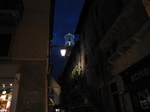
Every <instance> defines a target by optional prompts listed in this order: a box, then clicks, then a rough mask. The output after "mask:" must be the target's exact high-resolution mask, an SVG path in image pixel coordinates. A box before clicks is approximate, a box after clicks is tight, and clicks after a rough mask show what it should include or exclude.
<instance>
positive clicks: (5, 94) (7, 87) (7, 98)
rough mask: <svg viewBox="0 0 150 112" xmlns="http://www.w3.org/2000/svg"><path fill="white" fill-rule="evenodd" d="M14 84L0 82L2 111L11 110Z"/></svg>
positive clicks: (0, 107) (0, 106)
mask: <svg viewBox="0 0 150 112" xmlns="http://www.w3.org/2000/svg"><path fill="white" fill-rule="evenodd" d="M12 92H13V84H11V83H3V84H0V112H10V107H11V102H12Z"/></svg>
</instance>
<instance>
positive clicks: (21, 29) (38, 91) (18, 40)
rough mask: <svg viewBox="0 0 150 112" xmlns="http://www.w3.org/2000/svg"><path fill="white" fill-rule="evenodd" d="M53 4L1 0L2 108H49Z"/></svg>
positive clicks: (22, 111)
mask: <svg viewBox="0 0 150 112" xmlns="http://www.w3.org/2000/svg"><path fill="white" fill-rule="evenodd" d="M53 8H54V1H53V0H44V1H42V0H36V1H35V0H31V1H30V0H7V1H0V23H1V24H0V84H1V85H0V86H1V91H5V93H0V94H1V98H0V100H1V104H0V109H1V111H6V110H7V111H8V112H10V111H11V112H36V111H38V112H48V83H47V82H48V79H47V75H49V69H48V68H49V44H50V40H51V39H52V29H53V26H52V25H53V12H54V10H53ZM10 84H11V86H10ZM2 85H3V86H2Z"/></svg>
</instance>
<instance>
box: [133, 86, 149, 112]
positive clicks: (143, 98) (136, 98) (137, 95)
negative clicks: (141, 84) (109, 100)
mask: <svg viewBox="0 0 150 112" xmlns="http://www.w3.org/2000/svg"><path fill="white" fill-rule="evenodd" d="M131 98H132V103H133V106H134V110H135V111H140V112H150V87H147V88H144V89H142V90H139V91H134V92H131Z"/></svg>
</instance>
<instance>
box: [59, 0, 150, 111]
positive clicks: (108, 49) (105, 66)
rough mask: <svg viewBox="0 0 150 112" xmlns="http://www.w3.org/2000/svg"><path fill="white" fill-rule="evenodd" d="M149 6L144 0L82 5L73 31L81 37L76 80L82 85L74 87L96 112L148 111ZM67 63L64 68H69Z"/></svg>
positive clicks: (93, 2) (149, 90)
mask: <svg viewBox="0 0 150 112" xmlns="http://www.w3.org/2000/svg"><path fill="white" fill-rule="evenodd" d="M149 4H150V2H149V1H148V0H115V1H112V0H107V1H106V0H93V1H90V0H86V1H85V4H84V7H83V9H82V12H81V16H80V19H79V22H78V25H77V28H76V31H75V34H79V35H80V45H79V46H80V48H79V49H80V53H79V54H80V55H79V56H80V58H79V62H78V63H80V74H78V76H80V77H81V78H82V82H84V84H83V83H82V86H83V85H84V86H83V87H82V86H81V85H80V84H79V82H80V81H79V80H78V84H77V85H78V86H80V87H81V88H82V89H83V90H84V93H85V94H82V95H83V96H85V99H84V102H88V104H90V106H93V107H94V108H98V110H99V111H106V112H148V111H150V105H149V104H150V101H149V97H150V96H149V93H150V89H149V83H148V82H149V81H150V79H149V74H150V71H149V59H150V58H149V54H150V46H149V42H150V38H149V36H150V34H149V30H150V24H149V21H150V18H149V12H150V10H149ZM76 55H77V54H76ZM76 55H75V54H74V57H76ZM74 62H75V63H76V65H77V64H78V63H77V62H76V61H73V60H72V62H71V63H74ZM71 65H72V64H69V65H67V66H66V67H67V69H69V68H70V69H71V70H73V69H72V68H71ZM64 74H65V75H66V74H68V76H69V77H70V76H71V73H69V72H67V71H64ZM65 75H64V76H63V75H62V78H65V79H66V77H65ZM67 85H70V84H69V83H68V84H67ZM67 85H66V86H65V88H67ZM80 92H81V91H80ZM87 93H88V94H87ZM84 104H85V103H84ZM80 106H81V105H80Z"/></svg>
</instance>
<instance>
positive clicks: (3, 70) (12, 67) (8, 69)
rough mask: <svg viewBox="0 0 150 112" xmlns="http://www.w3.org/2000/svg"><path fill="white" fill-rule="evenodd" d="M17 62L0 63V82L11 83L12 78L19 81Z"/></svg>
mask: <svg viewBox="0 0 150 112" xmlns="http://www.w3.org/2000/svg"><path fill="white" fill-rule="evenodd" d="M19 68H20V65H18V64H0V83H13V82H14V80H17V81H18V82H19V77H18V74H17V73H18V71H19Z"/></svg>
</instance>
